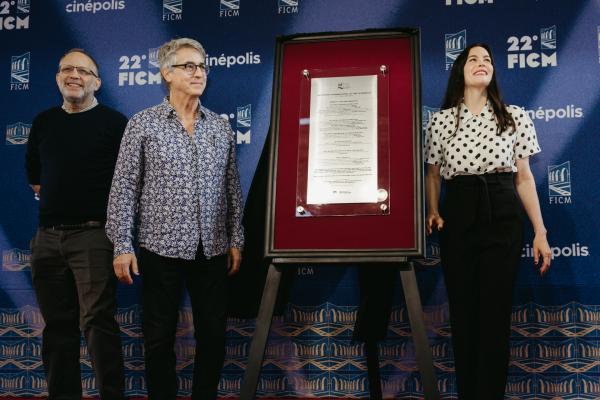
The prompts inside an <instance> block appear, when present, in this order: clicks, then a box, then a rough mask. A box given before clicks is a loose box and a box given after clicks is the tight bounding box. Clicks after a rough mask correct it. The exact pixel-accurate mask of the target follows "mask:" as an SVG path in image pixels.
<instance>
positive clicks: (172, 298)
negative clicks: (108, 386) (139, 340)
mask: <svg viewBox="0 0 600 400" xmlns="http://www.w3.org/2000/svg"><path fill="white" fill-rule="evenodd" d="M139 265H140V268H141V271H142V282H143V283H142V287H143V303H142V304H143V309H144V311H143V321H142V330H143V333H144V346H145V359H146V384H147V386H148V398H149V399H152V400H174V399H175V397H176V395H177V386H178V385H177V375H176V371H175V364H176V360H175V350H174V345H175V331H176V328H177V316H178V311H179V306H180V302H181V298H182V291H183V284H184V282H185V285H186V286H187V289H188V293H189V295H190V300H191V304H192V315H193V319H194V338H195V339H196V352H195V357H194V378H193V387H192V399H194V400H196V399H215V398H216V397H217V389H218V385H219V379H220V377H221V369H222V368H223V362H224V360H225V328H226V323H227V318H226V313H225V311H226V307H227V257H226V256H225V255H222V256H217V257H213V258H211V259H210V260H207V259H206V258H205V257H204V256H203V255H202V247H201V246H200V247H199V249H198V252H197V254H196V259H195V260H183V259H179V258H168V257H162V256H159V255H157V254H155V253H152V252H150V251H148V250H146V249H144V248H141V249H140V256H139Z"/></svg>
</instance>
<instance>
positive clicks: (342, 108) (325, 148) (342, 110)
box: [306, 75, 377, 204]
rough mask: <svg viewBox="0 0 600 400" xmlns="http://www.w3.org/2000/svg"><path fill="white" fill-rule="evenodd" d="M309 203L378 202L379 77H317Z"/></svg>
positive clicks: (312, 111) (312, 98)
mask: <svg viewBox="0 0 600 400" xmlns="http://www.w3.org/2000/svg"><path fill="white" fill-rule="evenodd" d="M307 179H308V182H307V189H306V202H307V203H308V204H339V203H376V202H377V76H376V75H367V76H341V77H335V78H313V79H312V80H311V90H310V127H309V144H308V174H307Z"/></svg>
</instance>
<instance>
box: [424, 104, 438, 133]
mask: <svg viewBox="0 0 600 400" xmlns="http://www.w3.org/2000/svg"><path fill="white" fill-rule="evenodd" d="M438 111H440V109H439V108H434V107H428V106H423V111H422V114H423V115H422V121H423V125H422V126H421V129H422V130H423V132H425V130H426V129H427V125H429V121H431V117H432V116H433V114H435V113H436V112H438Z"/></svg>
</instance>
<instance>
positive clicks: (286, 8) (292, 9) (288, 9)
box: [277, 0, 298, 14]
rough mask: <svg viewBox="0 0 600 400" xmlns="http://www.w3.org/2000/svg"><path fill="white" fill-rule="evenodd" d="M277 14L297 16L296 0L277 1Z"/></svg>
mask: <svg viewBox="0 0 600 400" xmlns="http://www.w3.org/2000/svg"><path fill="white" fill-rule="evenodd" d="M277 14H298V0H277Z"/></svg>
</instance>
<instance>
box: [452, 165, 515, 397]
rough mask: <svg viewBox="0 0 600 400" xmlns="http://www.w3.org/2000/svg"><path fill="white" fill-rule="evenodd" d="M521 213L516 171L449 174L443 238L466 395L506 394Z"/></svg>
mask: <svg viewBox="0 0 600 400" xmlns="http://www.w3.org/2000/svg"><path fill="white" fill-rule="evenodd" d="M522 215H523V212H522V207H521V202H520V200H519V198H518V196H517V193H516V191H515V187H514V183H513V174H512V173H495V174H485V175H466V176H458V177H455V178H453V179H451V180H448V181H446V195H445V200H444V204H443V206H442V218H444V222H445V223H444V228H443V230H442V231H441V241H440V245H441V258H442V265H443V269H444V278H445V282H446V288H447V291H448V300H449V304H450V325H451V331H452V346H453V350H454V362H455V368H456V380H457V386H458V388H457V390H458V396H459V399H460V400H471V399H474V400H496V399H499V400H501V399H504V390H505V389H504V388H505V386H506V378H507V372H508V362H509V338H510V322H511V310H512V297H513V287H514V282H515V276H516V272H517V267H518V265H519V260H520V254H521V247H522V243H521V241H522Z"/></svg>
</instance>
